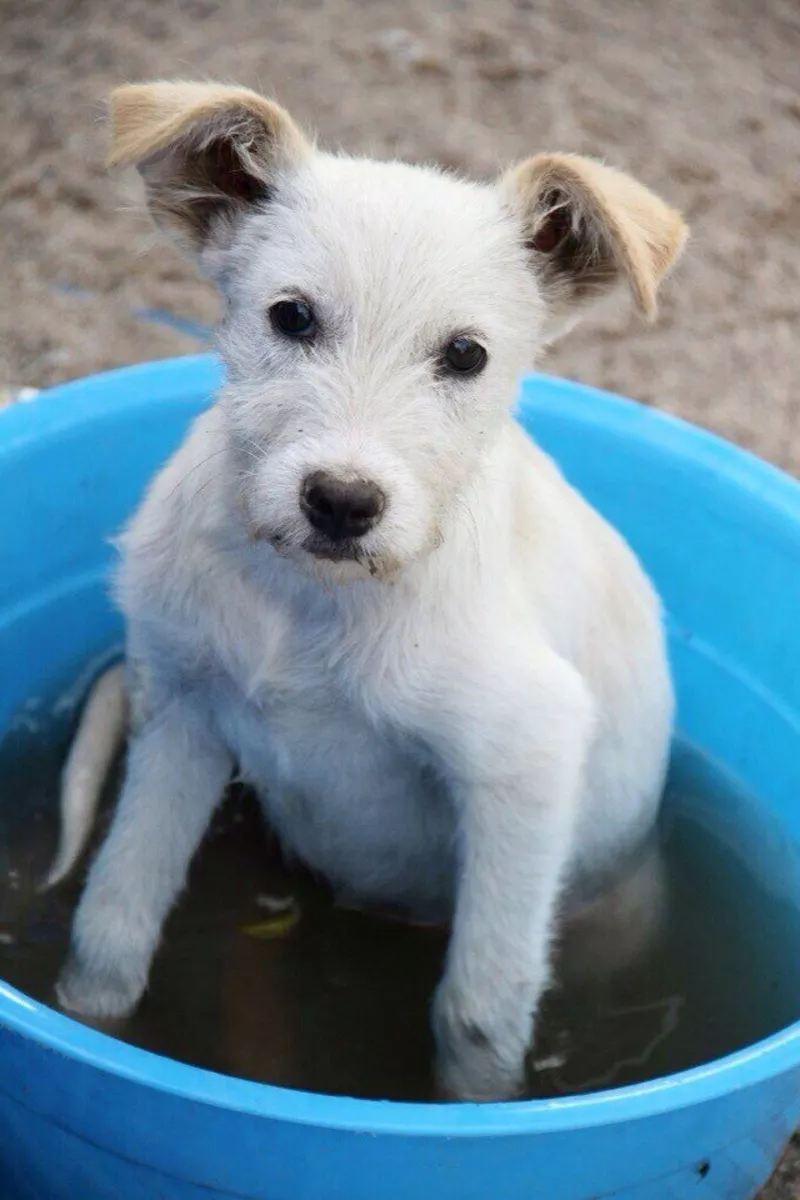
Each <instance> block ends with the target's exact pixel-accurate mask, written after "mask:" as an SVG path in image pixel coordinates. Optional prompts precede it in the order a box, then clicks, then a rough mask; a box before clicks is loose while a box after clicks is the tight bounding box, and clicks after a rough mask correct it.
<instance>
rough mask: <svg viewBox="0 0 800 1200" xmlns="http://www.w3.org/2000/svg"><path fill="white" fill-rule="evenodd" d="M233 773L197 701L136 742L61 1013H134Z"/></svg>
mask: <svg viewBox="0 0 800 1200" xmlns="http://www.w3.org/2000/svg"><path fill="white" fill-rule="evenodd" d="M231 768H232V763H231V757H230V755H229V753H228V751H227V749H226V747H225V746H224V744H223V743H222V741H221V740H220V738H219V737H218V735H217V734H216V732H215V731H214V729H213V726H212V724H211V722H210V720H209V719H208V715H207V713H206V710H205V708H204V706H203V705H202V702H200V701H199V700H198V699H197V698H195V697H194V696H193V695H183V696H180V697H178V698H175V699H172V700H171V701H169V702H168V703H167V704H166V706H165V707H163V708H162V709H161V710H160V711H159V712H158V713H157V714H156V715H154V716H153V717H151V718H150V719H149V720H148V721H147V723H146V724H145V725H144V727H143V728H142V729H141V731H140V732H139V733H138V734H137V735H136V736H135V738H134V740H133V741H132V743H131V747H130V752H129V758H128V769H127V776H126V779H125V785H124V787H123V790H122V794H121V796H120V800H119V804H118V807H117V811H116V813H115V815H114V821H113V823H112V826H111V830H110V832H109V835H108V838H107V840H106V842H105V844H104V845H103V847H102V849H101V850H100V853H99V854H98V856H97V859H96V860H95V863H94V865H93V866H92V869H91V871H90V873H89V878H88V881H87V884H86V890H85V892H84V894H83V898H82V900H81V902H80V904H79V906H78V910H77V912H76V914H75V922H74V925H73V931H72V948H71V952H70V957H69V959H68V961H67V965H66V967H65V969H64V971H63V973H62V975H61V978H60V980H59V983H58V987H57V991H58V998H59V1001H60V1003H61V1004H62V1005H63V1007H64V1008H66V1009H70V1010H72V1011H74V1012H77V1013H83V1014H85V1015H90V1016H96V1017H121V1016H125V1015H126V1014H128V1013H129V1012H130V1011H131V1010H132V1009H133V1008H134V1007H135V1005H136V1003H137V1001H138V1000H139V998H140V997H141V994H142V992H143V991H144V989H145V986H146V984H147V976H148V972H149V969H150V962H151V959H152V957H153V954H154V953H155V949H156V946H157V944H158V939H159V937H160V934H161V927H162V925H163V922H164V920H165V918H166V916H167V913H168V912H169V909H170V908H171V906H172V904H173V901H174V900H175V897H176V896H177V894H178V891H179V890H180V888H181V887H182V886H183V883H184V879H185V877H186V872H187V869H188V866H189V862H190V860H191V858H192V855H193V854H194V852H195V850H196V849H197V846H198V844H199V842H200V839H201V838H202V836H203V833H204V832H205V829H206V827H207V825H208V822H209V820H210V818H211V814H212V813H213V811H214V808H215V807H216V805H217V803H218V802H219V800H220V798H221V796H222V792H223V789H224V788H225V785H226V783H227V782H228V779H229V778H230V774H231Z"/></svg>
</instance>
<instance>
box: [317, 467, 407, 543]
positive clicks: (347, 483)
mask: <svg viewBox="0 0 800 1200" xmlns="http://www.w3.org/2000/svg"><path fill="white" fill-rule="evenodd" d="M300 507H301V509H302V510H303V514H304V516H305V518H306V520H307V521H308V523H309V525H311V527H312V529H315V530H316V531H317V533H320V534H322V535H323V537H325V538H327V539H328V541H329V542H352V541H354V540H356V539H358V538H361V537H364V535H365V534H367V533H369V531H370V530H371V529H374V528H375V526H376V525H377V524H378V522H379V521H380V519H381V517H382V516H383V512H384V509H385V508H386V496H385V495H384V493H383V491H382V490H381V489H380V488H379V487H378V485H377V484H376V483H373V482H372V481H371V480H369V479H338V478H337V477H336V476H335V475H330V474H328V472H327V471H315V472H314V473H313V474H312V475H309V476H308V477H307V478H306V479H305V480H304V482H303V486H302V489H301V492H300Z"/></svg>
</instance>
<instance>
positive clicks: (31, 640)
mask: <svg viewBox="0 0 800 1200" xmlns="http://www.w3.org/2000/svg"><path fill="white" fill-rule="evenodd" d="M218 382H219V368H218V365H217V364H216V362H215V360H214V359H213V358H211V357H202V358H194V359H181V360H175V361H168V362H163V363H156V364H150V365H146V366H142V367H135V368H131V369H129V370H124V371H119V372H114V373H112V374H108V375H101V376H97V377H94V378H91V379H86V380H81V381H79V382H76V383H71V384H68V385H67V386H65V387H61V388H57V389H55V390H53V391H52V392H49V393H44V394H42V395H41V396H40V397H39V398H38V399H36V400H34V401H32V402H31V403H28V404H18V405H16V406H14V407H12V408H10V409H7V410H5V411H3V412H1V413H0V663H1V664H2V669H1V670H0V730H2V729H6V728H8V727H9V726H10V723H11V721H12V719H13V715H14V713H15V712H17V711H18V710H19V709H20V706H21V705H22V704H23V703H24V701H25V700H26V698H27V697H30V696H32V695H36V696H39V697H44V698H47V697H55V696H56V695H58V694H59V693H60V692H62V690H63V689H64V688H65V687H66V686H68V685H69V684H70V683H71V682H73V681H74V680H75V679H76V677H78V676H79V675H80V672H81V671H82V670H84V669H85V667H86V664H87V663H88V662H91V661H92V660H93V659H94V660H96V658H97V656H98V655H102V654H103V653H104V652H105V651H106V650H107V649H108V647H109V646H110V645H112V644H113V643H116V642H118V641H119V638H120V634H121V629H120V622H119V619H118V618H117V617H116V616H115V615H114V614H113V613H112V612H111V610H110V608H109V606H108V604H107V601H106V599H105V594H104V586H103V585H104V579H105V575H106V571H107V568H108V566H109V561H110V555H111V551H110V549H109V547H108V544H107V538H108V536H109V534H111V533H112V531H113V530H115V529H116V528H117V526H118V525H119V524H120V522H121V521H122V520H123V519H124V518H125V517H126V516H127V515H128V513H129V512H130V511H131V509H132V508H133V506H134V505H135V503H136V501H137V499H138V497H139V495H140V494H141V491H142V488H143V486H144V484H145V482H146V481H147V479H148V478H149V477H150V476H151V474H152V473H153V471H154V470H155V469H156V467H157V466H158V465H159V463H161V462H162V460H163V459H164V458H165V456H166V455H167V454H168V453H169V452H170V451H171V450H172V449H173V447H174V446H176V445H177V443H178V442H179V440H180V438H181V437H182V435H183V433H184V431H185V429H186V426H187V423H188V422H189V421H190V420H191V418H192V417H193V416H194V415H195V413H197V412H199V411H200V410H201V409H202V408H203V406H204V405H206V404H207V403H208V400H209V397H210V396H211V394H212V393H213V391H214V389H215V388H216V386H217V384H218ZM521 419H522V421H523V423H524V424H525V425H526V426H527V427H528V428H530V430H531V431H532V432H533V433H534V434H535V435H536V437H537V438H538V439H539V441H540V442H541V443H542V444H543V445H544V446H545V447H546V448H547V449H548V450H549V451H551V452H552V453H553V454H554V455H555V456H556V458H557V459H558V460H559V461H560V462H561V463H562V465H563V467H564V469H565V471H566V473H567V475H568V476H569V477H570V478H571V479H572V480H573V481H574V482H575V483H576V484H577V485H578V486H579V487H580V488H581V489H582V490H583V491H584V492H585V494H586V495H587V496H588V497H589V499H590V500H591V501H593V503H594V504H596V505H597V507H598V508H599V509H601V510H602V511H603V512H604V513H605V514H606V515H607V516H608V517H609V518H610V520H611V521H613V522H614V523H615V524H616V525H618V526H619V528H620V529H621V530H622V531H623V532H624V533H625V535H626V536H627V537H628V538H629V539H630V541H631V543H632V544H633V546H634V547H635V548H636V550H637V551H638V553H639V554H640V555H641V557H642V559H643V560H644V562H645V564H646V565H647V568H648V569H649V571H650V572H651V574H652V576H653V577H654V579H655V581H656V583H657V584H658V586H659V588H660V589H661V592H662V595H663V596H664V599H665V601H666V605H667V608H668V610H669V614H670V622H671V644H672V654H673V660H674V666H675V671H676V675H677V681H678V691H679V705H680V725H681V728H682V730H683V731H684V732H685V733H686V735H687V736H688V737H689V738H690V739H692V740H693V741H694V742H696V743H698V744H699V745H700V746H701V747H703V748H704V749H705V750H707V751H708V752H709V753H710V754H711V755H713V756H714V757H715V758H717V759H718V760H721V761H722V762H723V763H725V764H726V765H727V766H728V767H730V769H731V770H732V771H734V772H735V773H736V774H737V775H738V776H739V778H740V779H741V780H742V781H743V783H744V784H746V785H748V786H749V787H750V788H751V789H752V790H753V791H754V792H755V793H756V794H757V795H758V796H759V797H760V798H761V799H762V800H764V801H765V802H766V803H768V804H769V805H770V806H771V807H772V809H773V810H774V812H775V814H776V815H777V816H778V818H779V819H780V821H781V822H782V823H783V825H784V827H785V831H786V837H787V838H789V839H791V840H793V841H796V842H798V843H799V844H800V620H798V584H799V583H800V487H798V485H797V484H796V483H794V482H793V481H792V480H790V479H788V478H786V477H784V476H783V475H781V474H780V473H779V472H777V471H775V470H773V469H771V468H770V467H768V466H766V465H764V464H763V463H761V462H758V461H756V460H755V459H753V458H751V457H749V456H748V455H746V454H744V453H742V452H740V451H739V450H736V449H734V448H733V447H731V446H728V445H726V444H725V443H723V442H721V441H718V440H717V439H715V438H713V437H710V436H708V435H707V434H704V433H701V432H699V431H697V430H695V429H692V428H690V427H688V426H686V425H684V424H682V423H680V422H678V421H675V420H672V419H670V418H669V417H665V416H662V415H659V414H657V413H655V412H651V411H648V410H646V409H643V408H639V407H637V406H636V405H633V404H631V403H629V402H627V401H624V400H620V399H617V398H615V397H613V396H609V395H605V394H603V393H600V392H597V391H592V390H590V389H588V388H583V387H578V386H576V385H573V384H569V383H564V382H559V381H556V380H552V379H546V378H541V377H534V378H531V379H529V380H527V381H526V383H525V386H524V391H523V399H522V405H521ZM798 1123H800V1025H795V1026H793V1027H792V1028H790V1029H787V1030H785V1031H783V1032H781V1033H778V1034H776V1035H775V1036H774V1037H772V1038H770V1039H768V1040H767V1041H764V1042H761V1043H759V1044H758V1045H754V1046H752V1047H750V1048H749V1049H747V1050H745V1051H743V1052H741V1053H737V1054H735V1055H732V1056H731V1057H729V1058H726V1059H724V1060H720V1061H717V1062H714V1063H711V1064H710V1065H708V1066H705V1067H702V1068H699V1069H696V1070H692V1071H688V1072H686V1073H684V1074H681V1075H676V1076H671V1077H669V1078H665V1079H661V1080H657V1081H656V1082H653V1083H648V1084H646V1085H642V1086H639V1087H630V1088H623V1089H620V1090H617V1091H609V1092H605V1093H600V1094H594V1095H591V1096H584V1097H580V1098H575V1099H571V1100H570V1099H565V1100H560V1101H557V1102H549V1101H548V1102H525V1103H518V1104H499V1105H485V1106H476V1105H450V1106H438V1105H437V1106H423V1105H412V1104H395V1103H389V1102H385V1103H379V1102H374V1101H361V1100H348V1099H337V1098H333V1097H328V1096H316V1095H308V1094H304V1093H299V1092H292V1091H286V1090H281V1089H278V1088H272V1087H268V1086H262V1085H259V1084H255V1083H250V1082H246V1081H243V1080H239V1079H232V1078H226V1077H223V1076H220V1075H215V1074H212V1073H210V1072H207V1071H201V1070H197V1069H195V1068H192V1067H189V1066H184V1065H181V1064H179V1063H176V1062H172V1061H170V1060H167V1059H164V1058H159V1057H158V1056H156V1055H152V1054H149V1053H146V1052H144V1051H142V1050H138V1049H135V1048H133V1047H131V1046H127V1045H124V1044H122V1043H120V1042H117V1041H115V1040H113V1039H111V1038H109V1037H105V1036H103V1035H102V1034H100V1033H97V1032H94V1031H92V1030H90V1029H86V1028H84V1027H82V1026H81V1025H79V1024H77V1023H75V1022H74V1021H71V1020H69V1019H68V1018H67V1017H64V1016H62V1015H60V1014H58V1013H56V1012H53V1011H51V1010H49V1009H48V1008H46V1007H45V1006H44V1005H42V1004H38V1003H35V1002H33V1001H32V1000H30V999H28V998H27V997H25V996H23V995H21V994H19V993H18V992H16V991H14V989H12V988H10V987H4V986H3V985H2V984H0V1197H2V1200H32V1198H36V1200H100V1198H102V1200H133V1198H137V1200H155V1198H159V1200H186V1198H188V1197H192V1198H194V1200H201V1198H203V1200H208V1198H209V1197H231V1198H232V1197H237V1198H240V1200H241V1198H242V1197H258V1198H260V1200H595V1198H598V1200H599V1198H601V1197H602V1198H603V1200H610V1198H611V1197H614V1198H616V1197H619V1198H620V1200H622V1198H625V1200H683V1198H684V1197H686V1198H689V1197H692V1198H694V1197H698V1196H703V1195H706V1196H709V1197H714V1200H723V1198H724V1200H745V1198H746V1197H750V1196H752V1195H753V1194H754V1193H755V1192H756V1190H757V1188H758V1185H759V1184H760V1183H761V1181H762V1180H763V1179H764V1178H765V1177H766V1175H767V1174H768V1172H769V1170H770V1168H771V1166H772V1165H773V1163H774V1162H775V1160H776V1159H777V1157H778V1155H779V1153H780V1150H781V1147H782V1145H783V1143H784V1141H785V1140H786V1138H787V1137H788V1135H789V1134H790V1132H791V1130H792V1128H793V1127H794V1126H795V1125H796V1124H798Z"/></svg>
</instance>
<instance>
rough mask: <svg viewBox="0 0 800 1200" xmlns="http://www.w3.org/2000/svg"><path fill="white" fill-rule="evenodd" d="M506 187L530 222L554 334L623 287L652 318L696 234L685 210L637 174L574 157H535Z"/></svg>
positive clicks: (528, 236) (528, 237) (530, 242)
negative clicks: (666, 279) (689, 236)
mask: <svg viewBox="0 0 800 1200" xmlns="http://www.w3.org/2000/svg"><path fill="white" fill-rule="evenodd" d="M500 186H501V188H502V190H503V192H504V194H505V196H506V199H507V201H508V203H509V204H510V206H511V207H512V209H513V210H514V212H515V214H516V215H517V216H518V217H519V218H520V219H521V220H522V224H523V231H524V237H525V243H526V245H527V247H528V249H529V251H530V255H531V261H532V265H533V268H534V270H535V271H536V273H537V275H538V277H539V280H540V283H541V287H542V292H543V295H544V298H545V302H546V303H547V305H548V310H549V321H548V325H549V329H548V333H549V334H550V336H557V335H558V333H560V332H563V331H564V329H565V328H569V327H570V326H571V325H572V324H574V323H575V321H576V320H577V319H579V317H580V315H581V309H582V308H583V307H584V306H585V305H586V304H587V303H588V302H590V301H591V300H592V299H594V298H596V297H599V296H602V295H604V294H606V293H607V292H609V291H611V290H612V289H613V288H614V287H616V286H617V285H618V284H619V283H627V285H628V287H629V288H630V291H631V293H632V295H633V299H634V303H635V305H636V308H637V309H638V311H639V312H640V313H641V314H642V315H643V316H644V317H645V318H647V319H648V320H652V318H653V317H654V316H655V312H656V292H657V290H658V285H659V284H660V282H661V280H662V279H663V277H664V275H665V274H666V273H667V271H668V270H669V268H670V267H671V266H672V265H673V263H674V262H675V261H676V260H677V258H678V256H679V255H680V252H681V250H682V249H683V246H684V243H685V241H686V237H687V234H688V229H687V227H686V225H685V223H684V221H683V218H682V217H681V215H680V213H678V212H676V211H675V210H674V209H672V208H669V207H668V206H667V205H666V204H665V203H664V202H663V200H660V199H659V198H658V196H656V195H654V194H653V192H651V191H649V190H648V189H647V188H646V187H644V186H643V185H642V184H640V183H637V182H636V180H635V179H632V178H631V177H630V176H629V175H625V174H623V173H622V172H621V171H615V170H613V169H612V168H611V167H606V166H603V165H602V164H601V163H598V162H595V161H594V160H592V159H590V158H582V157H580V156H578V155H573V154H539V155H537V156H536V157H535V158H529V159H527V160H526V161H525V162H523V163H520V164H519V165H518V166H516V167H513V168H512V169H511V170H510V171H508V172H507V173H506V174H505V175H504V176H503V178H502V180H501V184H500Z"/></svg>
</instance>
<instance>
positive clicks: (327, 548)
mask: <svg viewBox="0 0 800 1200" xmlns="http://www.w3.org/2000/svg"><path fill="white" fill-rule="evenodd" d="M303 550H304V551H305V552H306V554H310V555H311V556H312V557H313V558H320V559H322V560H323V561H324V562H334V563H341V562H357V563H361V564H362V565H363V566H367V565H368V563H369V555H368V554H365V553H364V547H363V546H362V545H361V543H360V542H359V540H358V539H357V538H345V539H343V540H342V541H340V542H332V541H330V539H329V538H326V537H323V536H322V535H320V534H317V533H312V534H311V535H310V536H309V537H307V538H306V539H305V541H304V542H303Z"/></svg>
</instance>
